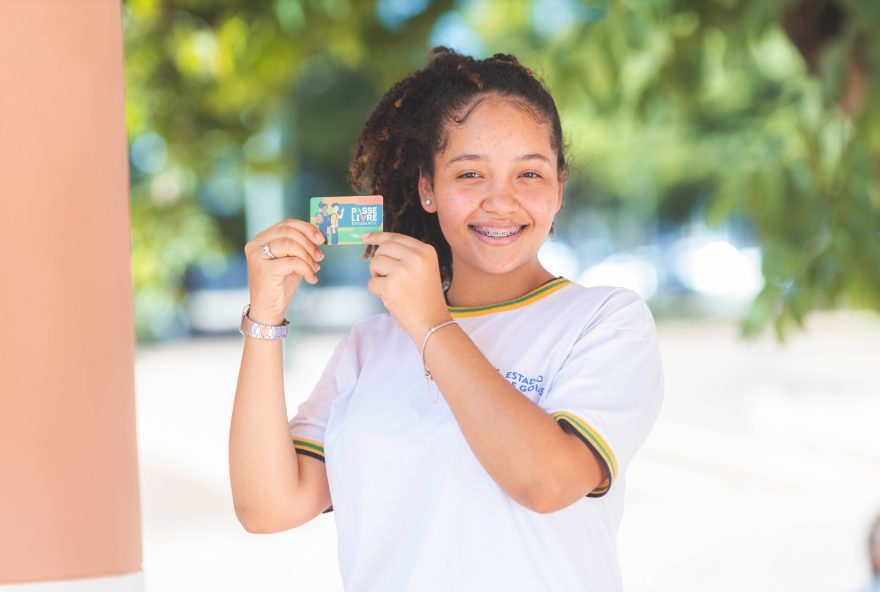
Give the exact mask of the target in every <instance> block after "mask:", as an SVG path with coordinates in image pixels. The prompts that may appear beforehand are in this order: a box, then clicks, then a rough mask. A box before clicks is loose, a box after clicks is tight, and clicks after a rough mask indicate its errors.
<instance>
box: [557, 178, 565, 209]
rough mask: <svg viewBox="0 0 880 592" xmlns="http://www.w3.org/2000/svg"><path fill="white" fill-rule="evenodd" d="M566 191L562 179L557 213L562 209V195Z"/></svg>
mask: <svg viewBox="0 0 880 592" xmlns="http://www.w3.org/2000/svg"><path fill="white" fill-rule="evenodd" d="M564 190H565V187H564V184H563V182H562V177H560V178H559V192H558V194H557V196H556V213H558V212H559V210H561V209H562V193H563V191H564Z"/></svg>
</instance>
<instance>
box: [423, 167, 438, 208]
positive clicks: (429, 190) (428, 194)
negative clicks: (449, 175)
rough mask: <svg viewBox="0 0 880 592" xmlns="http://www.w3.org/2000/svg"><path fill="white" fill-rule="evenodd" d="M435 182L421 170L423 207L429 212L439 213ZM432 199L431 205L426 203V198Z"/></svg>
mask: <svg viewBox="0 0 880 592" xmlns="http://www.w3.org/2000/svg"><path fill="white" fill-rule="evenodd" d="M432 185H433V184H432V183H431V181H429V180H428V178H427V177H426V176H425V175H424V174H422V172H421V171H419V201H420V202H421V204H422V209H424V210H425V211H426V212H428V213H429V214H436V213H437V202H436V201H435V200H434V188H433V186H432ZM428 199H430V200H431V205H425V200H428Z"/></svg>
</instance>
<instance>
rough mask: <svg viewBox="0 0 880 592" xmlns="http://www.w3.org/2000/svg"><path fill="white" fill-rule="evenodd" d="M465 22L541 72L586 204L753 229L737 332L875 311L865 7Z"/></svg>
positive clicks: (877, 40) (617, 0) (878, 277)
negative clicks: (755, 260) (746, 298)
mask: <svg viewBox="0 0 880 592" xmlns="http://www.w3.org/2000/svg"><path fill="white" fill-rule="evenodd" d="M468 18H469V20H470V22H472V23H473V26H474V28H475V29H476V30H477V31H479V32H480V34H481V37H482V39H483V40H484V43H485V44H486V46H487V47H488V48H490V50H491V51H495V50H496V48H504V51H512V52H514V53H517V54H521V55H523V56H524V57H527V58H528V61H529V62H531V63H541V64H542V66H541V68H540V70H541V71H542V72H543V73H544V75H545V78H546V80H547V82H548V83H549V85H550V86H551V88H552V89H553V90H554V93H555V95H556V96H557V98H558V101H559V103H560V108H561V110H562V111H563V118H564V121H565V122H567V124H568V135H569V138H570V140H569V141H571V142H572V144H573V148H574V156H575V158H576V159H577V160H578V161H580V162H587V165H586V168H587V169H588V177H589V179H590V183H591V184H592V186H593V188H592V193H593V194H594V195H595V196H596V197H598V198H599V199H602V198H603V197H607V198H608V199H623V200H629V201H632V202H636V203H638V204H639V207H642V208H645V209H653V208H656V210H657V211H658V212H659V214H660V216H661V218H662V217H663V216H669V217H672V218H677V219H678V220H679V221H683V220H685V219H686V218H687V217H688V216H690V215H691V214H692V213H693V212H694V211H695V210H696V211H704V212H705V215H706V217H707V220H708V221H709V222H710V223H712V224H716V225H717V224H719V223H720V222H722V221H726V220H729V219H731V218H740V219H741V218H745V219H747V220H748V221H749V222H750V225H751V227H752V228H753V229H754V233H755V234H756V237H757V239H758V240H759V242H760V245H761V247H762V250H763V262H762V266H763V275H764V278H765V286H764V288H763V290H762V291H761V292H760V294H759V295H758V296H757V298H756V299H755V301H754V302H753V304H752V307H751V311H750V312H749V314H748V315H747V317H746V318H745V319H744V323H743V330H744V332H745V333H746V334H754V333H755V332H757V331H758V330H759V329H760V328H762V327H764V326H766V324H767V323H772V324H773V326H774V328H775V330H776V332H777V335H778V336H779V337H780V338H783V336H784V332H785V328H786V327H787V326H788V325H789V324H790V323H791V322H794V323H796V324H798V325H802V324H803V321H804V317H805V315H806V314H807V313H808V312H809V311H811V310H814V309H819V308H826V307H832V306H835V305H848V306H854V307H870V308H873V309H875V310H877V309H880V36H878V35H877V33H876V31H878V30H880V3H878V2H877V1H876V0H803V1H799V0H711V1H702V0H657V1H651V2H624V1H622V0H612V1H597V2H580V1H575V0H534V1H528V0H520V1H518V2H510V1H508V0H486V1H484V2H473V3H471V4H470V10H469V15H468ZM532 58H534V61H533V60H532ZM582 194H583V192H575V195H582Z"/></svg>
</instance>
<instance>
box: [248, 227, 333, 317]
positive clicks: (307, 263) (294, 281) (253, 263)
mask: <svg viewBox="0 0 880 592" xmlns="http://www.w3.org/2000/svg"><path fill="white" fill-rule="evenodd" d="M319 237H320V239H319ZM266 243H269V248H270V249H271V251H272V254H273V255H275V256H276V257H277V259H269V258H268V257H266V254H265V253H264V252H263V245H265V244H266ZM322 244H324V236H323V235H322V234H321V231H320V230H318V227H317V226H314V225H313V224H309V223H308V222H305V221H303V220H297V219H296V218H287V219H286V220H282V221H281V222H278V223H277V224H274V225H272V226H270V227H269V228H267V229H266V230H263V231H262V232H260V233H258V234H257V235H256V236H255V237H254V238H253V239H251V240H250V241H248V243H247V244H246V245H245V246H244V252H245V255H246V257H247V263H248V283H249V285H250V297H251V300H250V303H251V310H250V312H249V313H248V316H249V317H250V319H251V320H252V321H254V322H256V323H260V324H264V325H280V324H281V322H282V321H283V320H284V313H285V312H286V311H287V305H288V304H289V303H290V299H291V298H293V295H294V294H295V293H296V289H297V288H298V287H299V283H300V281H301V280H302V278H304V277H305V278H306V281H307V282H309V283H310V284H316V283H318V276H317V275H315V274H316V273H317V271H318V270H319V269H321V266H320V265H319V264H318V261H320V260H321V259H323V258H324V253H323V252H322V251H321V249H319V248H318V245H322Z"/></svg>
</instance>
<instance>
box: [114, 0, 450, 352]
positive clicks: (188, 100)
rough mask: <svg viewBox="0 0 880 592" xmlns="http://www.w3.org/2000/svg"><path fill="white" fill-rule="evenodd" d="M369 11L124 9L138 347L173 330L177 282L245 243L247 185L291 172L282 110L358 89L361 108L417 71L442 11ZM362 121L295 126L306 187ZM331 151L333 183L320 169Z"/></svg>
mask: <svg viewBox="0 0 880 592" xmlns="http://www.w3.org/2000/svg"><path fill="white" fill-rule="evenodd" d="M376 4H377V3H376V2H355V1H349V0H320V1H315V0H311V1H310V0H275V1H271V0H258V1H255V0H247V1H245V0H217V1H213V0H212V1H211V2H207V1H204V0H127V1H126V2H125V3H124V6H123V10H124V13H123V17H124V26H125V53H126V65H125V71H126V89H127V91H126V118H127V124H128V133H129V141H130V154H131V199H132V266H133V273H134V289H135V321H136V329H137V336H138V339H140V340H149V339H152V338H155V337H160V336H169V335H173V334H174V331H173V329H172V328H173V327H183V328H184V330H185V322H186V318H185V315H184V314H183V312H182V307H183V304H184V300H185V293H184V289H183V277H184V272H185V270H186V268H187V267H188V266H190V265H192V264H194V263H207V264H214V265H215V266H216V265H218V264H220V265H222V264H223V262H224V261H226V260H227V258H228V257H229V256H230V254H232V253H235V252H236V251H238V250H240V249H241V247H242V246H243V244H244V243H245V242H246V241H247V240H248V239H249V238H250V237H246V236H244V228H245V225H244V223H243V214H242V205H243V202H244V194H245V189H246V180H247V179H248V177H249V176H250V175H252V174H254V173H260V174H268V175H276V176H279V177H284V178H289V177H291V176H293V175H295V174H297V173H298V172H299V167H301V166H302V163H299V162H297V159H291V158H285V154H284V152H288V151H287V150H281V145H282V143H283V138H284V137H287V136H289V135H291V133H294V134H295V132H291V130H290V129H289V126H290V125H291V124H292V123H293V122H295V121H297V119H300V120H301V119H302V118H301V117H298V116H297V114H296V109H297V107H298V105H290V104H289V102H290V101H291V99H292V98H296V99H297V100H300V99H302V101H303V103H308V102H309V101H311V103H316V102H320V101H321V97H320V91H321V89H322V88H323V90H328V88H329V86H333V85H345V84H349V85H351V84H352V83H354V84H357V83H358V82H359V81H360V82H362V83H365V84H369V87H370V88H369V89H367V90H366V91H365V92H360V89H357V88H356V89H349V90H350V91H351V94H350V98H351V97H352V96H355V97H359V98H360V99H361V102H363V101H365V100H367V101H368V100H372V99H373V98H375V96H371V95H370V92H371V91H372V92H375V90H374V89H376V88H384V87H387V86H388V85H390V84H391V83H392V82H393V80H394V79H395V78H396V77H397V76H398V75H399V74H400V73H401V72H405V71H407V70H410V69H413V68H416V67H419V66H421V65H422V64H423V61H424V58H425V55H426V48H427V38H428V35H429V33H430V29H431V26H432V24H433V23H434V21H435V20H436V19H437V17H438V15H439V14H440V13H442V12H444V11H446V10H449V9H450V8H451V7H452V4H453V2H452V0H435V1H434V2H431V3H427V2H423V3H421V4H422V6H421V9H418V10H416V9H413V8H412V6H410V7H407V6H406V4H407V3H403V4H401V3H399V2H398V3H394V2H391V3H388V2H379V4H382V5H386V4H387V5H388V6H387V7H386V8H385V9H383V10H377V5H376ZM414 4H415V5H418V4H419V3H418V2H416V3H414ZM416 8H418V7H416ZM345 72H349V73H351V72H356V73H357V75H356V76H345ZM301 83H302V84H301ZM304 85H305V86H304ZM322 85H323V87H322ZM297 89H298V90H297ZM337 96H338V93H337ZM341 98H342V99H344V97H341ZM367 109H368V106H367V105H361V106H360V111H361V113H360V116H359V117H358V120H357V121H355V120H353V119H352V118H351V117H346V114H348V113H352V112H357V111H358V109H354V110H352V111H346V110H344V109H342V110H340V109H337V111H336V115H334V118H333V119H332V120H325V121H323V122H318V121H315V120H303V121H302V123H301V125H302V128H303V130H302V131H303V132H304V133H305V134H306V135H305V136H303V135H301V134H297V136H296V137H295V139H294V140H293V142H292V144H293V145H292V146H290V148H291V150H290V152H291V153H296V154H299V155H300V156H302V153H303V150H302V149H301V148H302V146H303V145H307V144H308V145H310V146H312V147H315V148H316V150H311V151H310V152H308V154H317V155H319V156H318V159H319V160H320V159H323V161H321V162H323V163H324V164H323V165H322V166H324V170H320V171H317V172H318V173H324V172H325V170H326V169H327V168H328V167H329V170H331V171H334V170H335V171H339V172H341V173H343V174H344V172H345V170H346V165H347V161H348V157H349V154H350V144H351V142H353V140H354V139H355V138H356V137H357V132H358V128H359V124H360V121H359V119H360V118H361V117H363V115H365V114H366V112H367V111H366V110H367ZM312 111H314V109H312ZM337 115H338V117H337ZM334 151H335V152H336V155H337V166H336V167H335V169H334V167H333V165H332V163H331V164H329V165H327V164H326V162H325V161H326V160H327V158H326V156H327V154H332V153H333V152H334ZM306 160H308V159H306ZM313 160H314V159H313ZM306 164H307V165H309V166H312V165H315V166H317V165H318V164H320V163H319V162H317V161H312V162H308V163H306ZM343 179H344V177H343ZM338 185H339V182H338V180H336V182H335V184H334V185H333V186H338Z"/></svg>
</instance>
